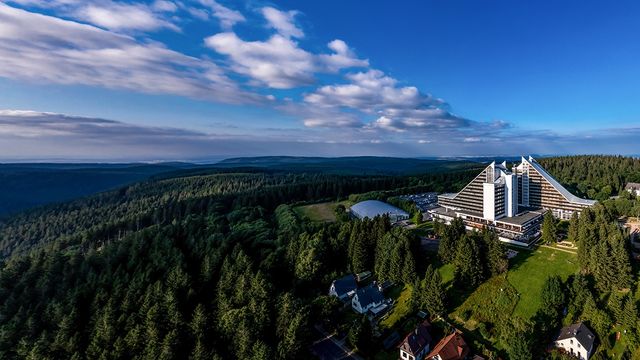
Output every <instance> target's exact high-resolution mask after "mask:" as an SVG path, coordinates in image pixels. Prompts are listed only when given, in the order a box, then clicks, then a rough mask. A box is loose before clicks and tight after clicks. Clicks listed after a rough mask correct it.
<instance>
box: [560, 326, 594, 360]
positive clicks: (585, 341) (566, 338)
mask: <svg viewBox="0 0 640 360" xmlns="http://www.w3.org/2000/svg"><path fill="white" fill-rule="evenodd" d="M594 342H595V336H594V335H593V333H592V332H591V330H589V328H588V327H586V325H584V324H583V323H577V324H572V325H569V326H566V327H563V328H562V329H561V330H560V335H558V337H557V338H556V341H555V343H554V344H555V346H556V347H557V348H559V349H562V350H564V351H565V352H566V353H567V354H571V355H572V356H575V357H577V358H578V359H580V360H587V359H588V358H589V356H591V354H592V352H593V344H594Z"/></svg>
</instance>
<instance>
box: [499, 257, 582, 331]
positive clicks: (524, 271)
mask: <svg viewBox="0 0 640 360" xmlns="http://www.w3.org/2000/svg"><path fill="white" fill-rule="evenodd" d="M578 270H579V266H578V259H577V257H576V255H574V254H570V253H567V252H563V251H558V250H554V249H549V248H542V247H540V248H538V249H536V250H535V251H533V252H528V251H520V253H519V254H518V255H517V256H516V257H514V258H513V259H511V264H510V269H509V271H508V273H507V279H508V281H509V283H510V284H511V285H513V287H514V288H515V289H516V290H517V292H518V294H519V301H518V303H517V305H516V308H515V310H514V315H518V316H520V317H522V318H525V319H528V318H531V317H532V316H533V315H534V314H535V313H536V311H538V309H539V308H540V295H541V294H542V287H543V286H544V282H545V280H546V279H547V278H548V277H550V276H552V275H559V276H560V277H561V278H562V279H563V280H566V279H567V277H569V275H572V274H575V273H577V272H578Z"/></svg>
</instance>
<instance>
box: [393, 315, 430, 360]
mask: <svg viewBox="0 0 640 360" xmlns="http://www.w3.org/2000/svg"><path fill="white" fill-rule="evenodd" d="M430 328H431V324H430V323H429V321H427V320H425V321H423V322H422V323H421V324H420V325H418V327H417V328H415V329H414V330H413V331H412V332H410V333H409V334H408V335H407V336H406V337H405V338H404V340H402V343H400V345H399V346H398V349H400V359H401V360H423V359H424V357H425V355H427V353H429V350H430V349H431V334H430V333H429V330H430Z"/></svg>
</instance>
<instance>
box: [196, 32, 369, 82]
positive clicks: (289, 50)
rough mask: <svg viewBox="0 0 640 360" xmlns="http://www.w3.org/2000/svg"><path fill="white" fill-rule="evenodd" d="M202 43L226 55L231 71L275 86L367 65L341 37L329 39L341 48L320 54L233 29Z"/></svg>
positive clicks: (275, 37) (278, 37)
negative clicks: (245, 37)
mask: <svg viewBox="0 0 640 360" xmlns="http://www.w3.org/2000/svg"><path fill="white" fill-rule="evenodd" d="M336 42H339V44H340V45H336V44H337V43H336ZM205 44H206V45H207V46H208V47H209V48H211V49H213V50H215V51H216V52H218V53H220V54H223V55H227V56H229V58H230V60H231V69H232V70H233V71H235V72H237V73H239V74H243V75H246V76H249V77H250V78H251V79H253V80H254V81H256V82H257V83H256V85H266V86H268V87H271V88H276V89H290V88H294V87H298V86H304V85H309V84H311V83H313V82H314V74H315V73H316V72H335V71H338V70H340V69H342V68H345V67H354V66H367V65H368V62H367V61H366V60H360V59H357V58H356V57H355V55H354V54H353V52H352V51H351V50H350V49H349V48H348V47H347V45H346V44H345V43H344V42H342V41H340V40H336V41H333V42H331V43H330V45H331V44H333V48H338V49H339V50H340V52H336V53H334V54H320V55H315V54H312V53H310V52H307V51H306V50H303V49H301V48H300V47H299V45H298V43H297V42H295V41H293V40H291V39H289V38H286V37H284V36H282V35H278V34H276V35H273V36H271V37H270V38H269V39H268V40H266V41H244V40H242V39H240V38H239V37H238V36H237V35H236V34H235V33H233V32H225V33H220V34H216V35H213V36H210V37H208V38H206V39H205ZM330 47H331V46H330Z"/></svg>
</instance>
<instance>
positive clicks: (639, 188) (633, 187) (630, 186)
mask: <svg viewBox="0 0 640 360" xmlns="http://www.w3.org/2000/svg"><path fill="white" fill-rule="evenodd" d="M624 189H625V190H627V191H628V192H630V193H631V194H633V195H635V196H640V183H627V185H626V186H625V187H624Z"/></svg>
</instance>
